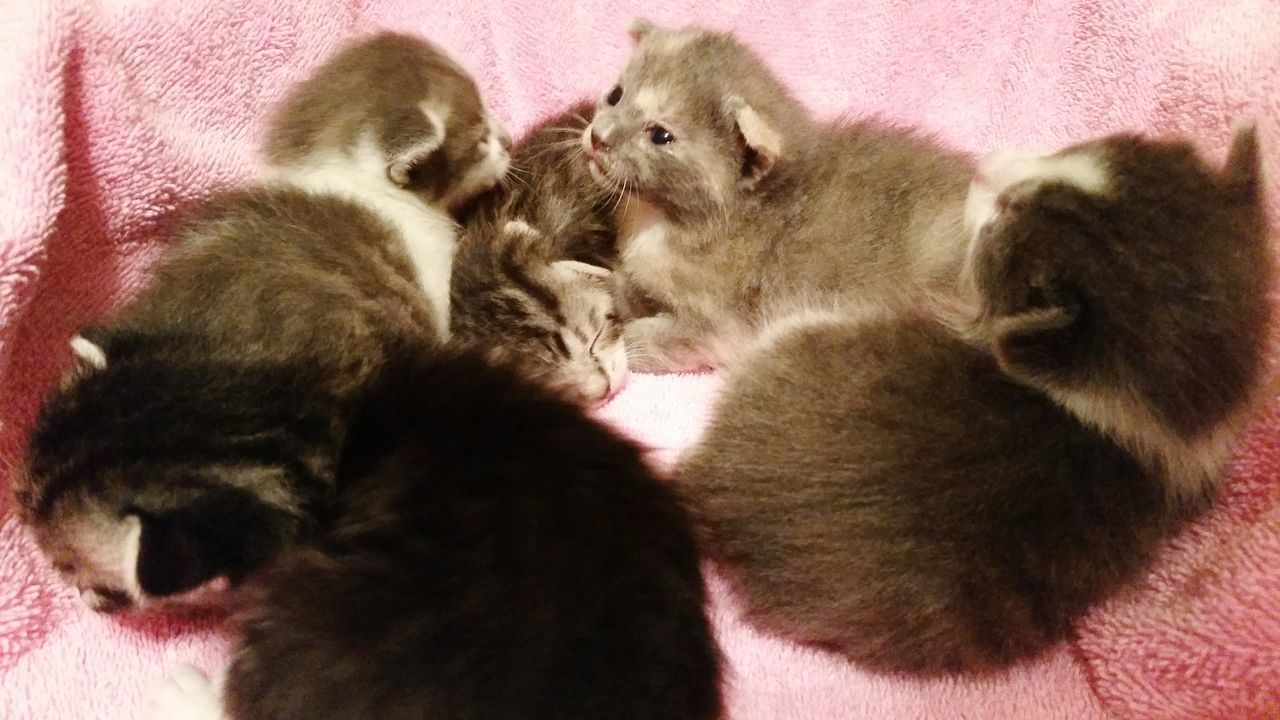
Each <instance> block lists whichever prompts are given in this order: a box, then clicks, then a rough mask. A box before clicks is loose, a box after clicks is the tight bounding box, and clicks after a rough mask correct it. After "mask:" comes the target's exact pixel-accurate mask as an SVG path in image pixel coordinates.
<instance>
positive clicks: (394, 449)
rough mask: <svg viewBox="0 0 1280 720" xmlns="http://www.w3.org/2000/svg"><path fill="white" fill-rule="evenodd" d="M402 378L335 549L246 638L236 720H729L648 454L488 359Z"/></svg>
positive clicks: (285, 577)
mask: <svg viewBox="0 0 1280 720" xmlns="http://www.w3.org/2000/svg"><path fill="white" fill-rule="evenodd" d="M401 370H402V371H403V373H401V372H400V371H401ZM387 377H388V383H387V384H386V385H385V386H384V387H383V388H382V389H381V390H380V391H379V392H378V393H377V394H376V395H375V397H374V398H373V399H372V401H371V403H370V404H369V405H368V406H367V407H366V408H365V409H364V411H363V413H362V415H361V420H359V421H358V429H357V430H356V431H355V433H354V435H353V439H352V441H351V443H350V444H349V445H348V455H347V460H346V462H344V466H343V473H344V475H345V476H347V477H348V479H349V480H351V481H352V482H353V483H354V485H353V489H352V490H351V492H349V493H348V494H347V495H346V496H345V498H344V504H345V511H344V514H343V516H342V518H341V519H340V521H339V522H338V524H337V529H336V531H335V533H334V534H332V535H331V536H330V537H328V538H327V539H326V540H325V541H324V542H322V543H321V544H319V545H318V546H317V547H316V548H314V549H307V550H302V551H299V552H297V553H295V554H293V556H292V557H291V558H290V559H289V560H287V561H286V562H285V563H283V565H282V567H281V568H280V569H279V570H278V571H277V572H275V573H273V575H272V576H271V578H270V579H269V580H268V582H267V584H266V588H265V594H264V604H263V606H262V608H261V610H260V612H258V613H257V614H256V615H255V617H254V618H253V619H251V620H250V622H249V623H248V625H247V629H246V635H245V647H244V648H243V649H242V650H241V651H240V652H239V653H238V655H237V659H236V662H235V664H234V665H233V667H232V669H231V672H230V675H229V678H228V681H227V688H228V690H227V692H228V704H229V709H230V710H231V712H232V714H233V716H235V717H243V718H259V717H270V718H274V719H275V720H290V719H294V718H296V719H298V720H301V719H302V718H314V717H321V716H323V717H326V718H331V719H333V720H344V719H347V718H350V719H352V720H354V719H356V718H366V717H373V716H375V715H376V716H377V717H381V718H386V719H387V720H399V719H401V718H403V719H405V720H408V719H409V718H414V719H417V720H421V719H422V718H459V717H466V718H473V719H475V720H484V719H489V718H492V719H493V720H498V719H499V718H501V719H504V720H505V719H508V718H527V719H534V718H545V719H546V720H551V719H552V718H554V719H556V720H575V719H578V718H581V719H582V720H587V719H588V718H590V719H592V720H597V719H599V718H611V719H612V720H628V719H631V718H634V719H635V720H640V719H641V718H644V719H645V720H655V719H662V718H671V719H672V720H675V719H680V720H694V719H699V720H710V719H711V718H715V717H718V714H719V709H720V697H719V691H718V670H717V667H718V660H717V654H716V651H715V646H714V643H713V641H712V639H711V634H710V630H709V627H708V622H707V619H706V617H705V615H704V610H703V604H704V602H705V597H704V589H703V584H702V578H701V576H700V574H699V569H698V558H697V553H696V551H695V547H694V543H693V540H692V537H691V533H690V530H689V528H688V525H687V521H686V517H685V515H684V514H683V511H682V510H681V509H680V507H679V506H678V505H677V504H676V503H675V501H674V500H673V498H672V496H671V494H670V492H669V490H667V489H666V488H664V487H663V486H662V485H661V484H659V483H658V481H657V480H655V479H654V478H653V476H652V475H651V474H650V473H649V472H648V471H647V470H646V469H645V467H644V465H643V463H642V462H641V460H640V457H639V454H638V452H637V450H636V448H635V447H633V446H632V445H630V444H629V443H627V442H625V441H623V440H621V439H620V438H618V437H617V436H615V435H614V434H612V433H611V432H609V431H607V430H605V429H603V428H602V427H601V426H599V425H597V424H596V423H594V422H592V421H590V420H588V419H587V418H586V417H584V416H583V415H582V414H581V411H579V410H577V409H576V408H574V407H573V406H572V405H570V404H568V403H566V402H564V401H561V400H558V399H555V398H554V397H552V396H550V395H549V394H548V393H547V392H546V391H543V390H540V389H538V388H537V387H535V386H532V385H530V384H529V383H527V382H525V381H523V380H521V379H520V378H519V377H517V376H516V375H515V374H514V373H512V372H510V371H507V370H502V369H497V368H493V367H490V366H486V365H484V364H482V363H481V362H480V361H479V360H478V359H476V358H474V357H470V356H460V357H442V358H438V359H434V360H430V361H426V362H425V363H422V362H418V361H414V362H412V363H408V364H403V365H399V366H398V369H397V370H396V371H394V372H393V373H392V374H390V375H388V376H387Z"/></svg>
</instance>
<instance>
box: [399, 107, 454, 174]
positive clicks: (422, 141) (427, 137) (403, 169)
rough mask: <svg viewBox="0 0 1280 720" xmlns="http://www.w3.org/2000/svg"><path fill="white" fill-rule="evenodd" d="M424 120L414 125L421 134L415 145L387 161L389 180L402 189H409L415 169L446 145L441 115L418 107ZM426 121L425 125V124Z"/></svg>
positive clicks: (433, 109)
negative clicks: (418, 128) (417, 126)
mask: <svg viewBox="0 0 1280 720" xmlns="http://www.w3.org/2000/svg"><path fill="white" fill-rule="evenodd" d="M418 111H419V112H421V114H422V119H421V120H420V121H419V122H417V123H414V125H419V127H420V132H419V133H418V134H417V137H416V138H415V139H414V142H413V144H411V145H409V146H408V147H405V148H403V149H400V150H397V151H396V152H394V153H392V155H391V158H390V159H389V160H388V161H387V178H389V179H390V180H391V182H393V183H395V184H396V185H399V186H400V187H408V186H409V184H410V183H411V182H412V181H413V169H414V168H416V167H418V166H419V165H422V164H423V163H425V162H426V161H427V158H429V157H431V155H432V154H434V153H435V152H436V151H437V150H439V149H440V147H441V146H442V145H444V138H445V129H444V120H443V119H442V116H441V113H440V112H439V111H438V110H436V109H435V108H433V107H431V106H429V105H426V104H423V105H419V106H418ZM423 121H425V123H423Z"/></svg>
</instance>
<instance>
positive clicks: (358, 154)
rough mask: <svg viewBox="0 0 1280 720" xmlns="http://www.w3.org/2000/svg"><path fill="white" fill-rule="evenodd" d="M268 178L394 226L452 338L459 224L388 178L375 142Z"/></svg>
mask: <svg viewBox="0 0 1280 720" xmlns="http://www.w3.org/2000/svg"><path fill="white" fill-rule="evenodd" d="M504 171H505V170H504ZM268 179H273V180H277V181H279V182H284V183H288V184H290V185H294V186H296V187H299V188H302V189H304V190H309V191H311V192H314V193H317V194H322V195H333V196H337V197H342V198H345V199H348V200H352V201H354V202H357V203H359V204H360V205H361V206H362V207H365V208H367V209H368V210H370V211H371V212H373V213H374V214H376V215H377V216H378V217H380V218H382V219H383V220H384V221H386V222H387V223H389V224H390V225H391V227H392V228H393V229H395V230H396V231H397V232H398V233H399V234H400V237H401V239H402V240H403V241H404V245H405V250H406V251H407V252H408V254H409V258H410V260H412V262H413V266H414V272H415V275H416V277H417V280H418V285H419V286H420V287H421V288H422V290H423V293H424V294H425V295H426V297H427V302H428V304H429V305H430V306H431V309H432V312H433V313H434V314H435V318H436V322H437V325H438V327H439V328H440V331H441V336H442V339H446V338H447V337H448V328H449V279H450V277H451V274H452V271H453V255H454V250H455V248H456V243H457V236H458V225H457V223H455V222H454V221H453V219H452V218H450V217H449V215H448V214H447V213H446V212H445V211H444V210H441V209H439V208H435V207H431V206H430V205H428V204H426V203H424V202H422V200H420V199H419V198H418V197H417V196H415V195H414V194H413V193H411V192H409V191H408V190H404V189H402V188H399V187H397V186H396V185H395V184H393V183H392V182H391V181H390V179H388V178H387V177H386V169H385V161H384V159H383V157H382V153H381V151H380V150H379V149H378V147H377V144H376V143H375V141H374V139H373V138H372V137H368V136H366V137H365V138H364V139H362V140H361V142H359V143H357V145H356V147H355V148H354V150H353V152H352V154H351V155H350V156H347V155H344V154H342V153H330V154H327V155H324V156H317V157H312V158H308V159H307V160H306V161H304V162H302V163H299V164H297V165H293V166H288V167H281V168H270V169H269V170H268Z"/></svg>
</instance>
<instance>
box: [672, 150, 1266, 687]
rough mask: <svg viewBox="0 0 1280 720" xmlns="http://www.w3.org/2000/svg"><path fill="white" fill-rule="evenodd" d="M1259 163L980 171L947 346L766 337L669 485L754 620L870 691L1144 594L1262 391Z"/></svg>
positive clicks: (1056, 631)
mask: <svg viewBox="0 0 1280 720" xmlns="http://www.w3.org/2000/svg"><path fill="white" fill-rule="evenodd" d="M1257 157H1258V154H1257V148H1256V142H1255V139H1254V136H1253V133H1252V132H1251V131H1245V132H1242V133H1241V134H1240V135H1239V137H1238V138H1237V141H1236V143H1235V146H1234V148H1233V150H1232V153H1231V158H1230V159H1229V161H1228V163H1227V167H1226V169H1225V170H1224V171H1222V172H1216V171H1214V170H1211V169H1210V168H1209V167H1207V166H1206V164H1205V163H1204V162H1203V161H1202V160H1200V159H1199V158H1198V157H1197V156H1196V154H1195V152H1194V150H1193V149H1192V148H1191V146H1190V145H1188V144H1187V143H1182V142H1153V141H1149V140H1142V139H1139V138H1136V137H1132V136H1117V137H1111V138H1107V139H1104V140H1102V141H1098V142H1092V143H1086V144H1084V145H1081V146H1077V147H1073V148H1069V149H1067V150H1065V151H1064V152H1062V153H1059V154H1058V155H1055V156H1053V157H1052V158H1051V159H1050V160H1052V162H1043V161H1037V162H1038V164H1036V165H1035V166H1034V167H1033V168H1032V170H1031V171H1029V172H1022V171H1019V172H1009V170H1010V168H1009V166H1007V165H1006V164H1005V160H1002V159H999V158H997V159H995V160H994V161H992V162H990V163H984V166H983V168H982V173H981V174H980V175H979V177H978V179H977V180H975V187H974V190H973V192H974V193H975V195H976V196H977V197H976V198H975V202H974V209H975V212H973V213H972V214H971V217H973V218H975V223H974V227H973V230H974V242H973V246H972V248H971V250H970V252H969V253H968V260H967V263H966V276H967V280H966V282H965V283H964V285H965V287H966V288H967V289H968V290H969V291H971V292H972V293H973V294H972V296H970V297H969V298H968V302H969V303H972V305H969V306H967V307H968V311H969V313H968V315H967V317H966V319H965V321H964V322H959V323H957V322H956V320H957V318H955V317H949V318H948V322H947V323H942V322H939V321H938V320H937V319H934V318H932V317H926V316H921V315H916V314H906V315H898V316H894V315H892V314H883V313H882V314H881V315H880V316H879V317H871V318H868V319H863V320H862V321H854V320H845V319H838V318H837V319H832V318H830V317H827V318H815V319H813V320H811V321H801V322H797V323H794V324H791V325H789V326H783V327H782V328H781V329H780V330H778V331H777V332H776V333H773V334H771V335H770V336H769V337H768V338H767V339H766V341H765V342H763V343H762V344H761V345H760V346H759V347H758V348H757V349H756V350H755V351H753V352H752V353H751V354H750V355H749V356H748V357H747V358H746V359H745V360H744V361H743V362H742V364H741V366H740V367H739V368H737V370H736V372H735V374H734V375H733V377H732V378H731V379H730V381H729V388H728V390H727V392H726V395H725V397H724V399H723V401H722V402H721V404H720V406H719V407H718V409H717V411H716V417H715V418H714V420H713V422H712V424H711V427H710V429H709V430H708V432H707V434H706V436H705V437H704V438H703V440H702V441H701V442H700V444H699V445H698V446H696V447H695V448H694V449H693V450H692V451H690V453H689V454H688V455H687V456H686V457H685V458H683V459H682V460H681V462H680V465H679V468H678V470H677V475H678V477H679V480H680V481H681V483H682V488H683V490H684V491H685V492H686V493H687V495H688V497H689V498H690V501H691V502H692V503H693V505H694V506H695V507H696V508H697V514H698V516H699V518H700V520H701V522H702V524H703V526H704V528H705V530H706V541H707V547H708V548H709V549H710V551H711V552H712V554H714V555H715V556H716V558H717V559H718V560H719V562H721V563H722V564H723V565H724V567H725V568H726V572H727V574H728V576H729V577H730V578H731V579H732V581H733V583H734V585H735V587H736V588H737V590H738V591H739V592H740V593H741V595H742V597H743V599H744V601H745V604H746V607H747V612H748V615H749V616H750V617H751V618H752V619H753V620H754V621H756V622H757V623H758V624H760V625H761V626H763V627H765V628H768V629H770V630H773V631H775V632H778V633H781V634H784V635H787V636H789V637H792V638H796V639H798V640H801V641H804V642H808V643H813V644H818V645H822V646H826V647H830V648H833V649H836V650H838V651H840V652H843V653H844V654H846V655H848V656H849V657H850V658H852V659H853V660H854V661H856V662H858V663H859V664H861V665H863V666H865V667H868V668H871V669H875V670H881V671H894V672H912V673H923V674H939V673H950V672H957V671H961V672H983V671H991V670H995V669H999V668H1003V667H1006V666H1008V665H1009V664H1010V663H1013V662H1016V661H1019V660H1022V659H1025V658H1030V657H1034V656H1035V655H1037V654H1039V653H1040V652H1042V651H1043V650H1044V649H1045V648H1046V647H1047V646H1049V645H1050V644H1051V643H1053V642H1055V641H1058V640H1060V639H1062V638H1063V637H1065V636H1066V635H1067V633H1068V632H1069V630H1070V627H1071V624H1072V623H1073V621H1075V620H1076V619H1077V618H1078V617H1080V615H1081V614H1082V613H1083V612H1084V611H1085V610H1086V609H1087V608H1089V607H1091V606H1092V605H1093V604H1094V603H1096V602H1098V601H1099V600H1101V599H1103V598H1105V597H1107V596H1108V595H1109V594H1111V593H1113V592H1115V591H1116V590H1117V589H1118V588H1120V587H1122V586H1123V585H1124V583H1126V582H1128V581H1129V580H1131V579H1132V578H1133V577H1134V576H1135V575H1136V574H1137V573H1138V572H1140V571H1141V569H1142V568H1143V567H1144V566H1145V565H1146V563H1147V561H1148V560H1149V558H1150V557H1151V554H1152V551H1153V550H1154V548H1155V547H1156V545H1157V544H1158V543H1159V541H1160V540H1161V539H1162V538H1164V537H1166V536H1168V535H1169V534H1170V533H1171V532H1173V531H1175V530H1176V529H1177V528H1179V527H1180V526H1181V525H1182V523H1184V522H1185V521H1186V520H1187V519H1188V518H1190V517H1194V516H1195V514H1196V513H1198V512H1199V511H1200V510H1202V509H1203V508H1204V507H1205V506H1206V505H1207V504H1208V502H1209V501H1210V500H1211V498H1212V496H1213V493H1214V491H1215V490H1216V487H1217V483H1218V481H1219V479H1220V478H1221V474H1222V471H1223V467H1224V465H1225V463H1226V461H1227V460H1228V458H1229V450H1230V442H1231V440H1232V439H1233V438H1234V437H1235V435H1236V432H1237V431H1238V430H1239V428H1240V427H1241V425H1242V422H1243V421H1244V420H1245V419H1247V418H1248V416H1249V412H1250V410H1251V409H1252V407H1253V400H1254V398H1255V396H1256V395H1257V394H1258V392H1257V391H1258V390H1259V388H1261V387H1263V386H1264V383H1265V379H1264V377H1263V355H1264V349H1265V337H1266V332H1267V328H1268V326H1269V309H1268V308H1269V303H1268V298H1267V296H1266V292H1267V289H1268V288H1269V286H1270V275H1271V267H1272V259H1271V258H1270V256H1269V254H1268V248H1267V234H1266V229H1265V226H1264V223H1263V220H1262V217H1263V216H1262V204H1261V199H1260V190H1259V182H1260V181H1259V179H1258V172H1257ZM1066 160H1070V161H1071V162H1070V163H1068V164H1069V165H1078V166H1085V167H1089V168H1093V169H1095V170H1097V172H1094V173H1078V172H1075V171H1071V172H1067V173H1065V174H1064V173H1063V172H1059V171H1056V170H1055V171H1051V169H1053V168H1056V169H1057V170H1061V168H1062V167H1064V166H1065V165H1064V162H1063V161H1066ZM1099 177H1100V178H1102V179H1103V181H1102V182H1093V181H1092V179H1096V178H1099ZM956 327H959V328H960V329H961V330H962V332H960V333H957V332H956V331H955V329H956ZM1099 398H1105V399H1106V401H1105V402H1098V401H1097V399H1099ZM1175 408H1176V410H1175Z"/></svg>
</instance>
